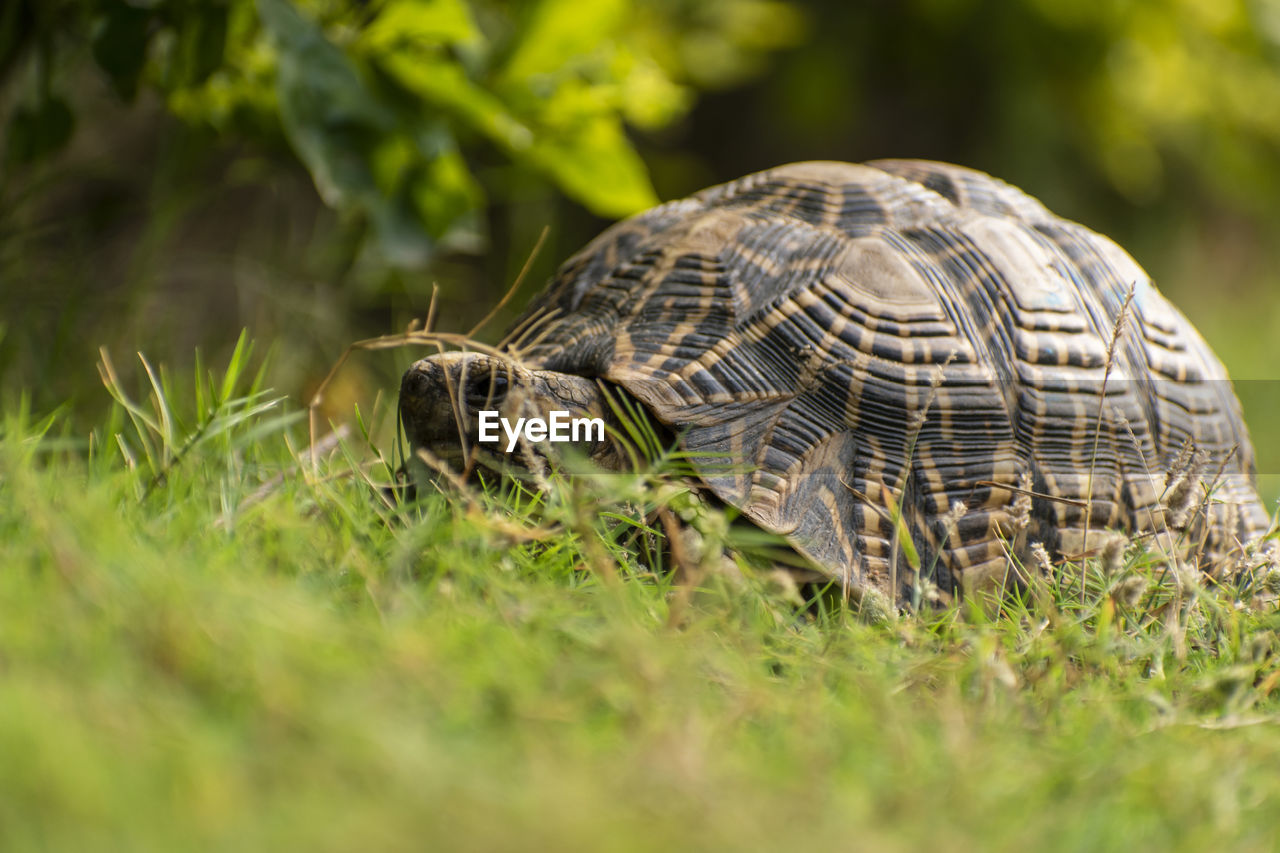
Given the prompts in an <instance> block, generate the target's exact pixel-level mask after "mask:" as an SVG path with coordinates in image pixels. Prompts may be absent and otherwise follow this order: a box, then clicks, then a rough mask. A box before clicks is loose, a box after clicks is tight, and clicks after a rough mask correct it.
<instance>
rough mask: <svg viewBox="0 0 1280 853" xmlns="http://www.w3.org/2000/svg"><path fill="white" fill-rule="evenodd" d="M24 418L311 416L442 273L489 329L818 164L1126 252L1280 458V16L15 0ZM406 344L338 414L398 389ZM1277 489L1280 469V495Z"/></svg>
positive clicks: (6, 10)
mask: <svg viewBox="0 0 1280 853" xmlns="http://www.w3.org/2000/svg"><path fill="white" fill-rule="evenodd" d="M0 85H2V86H3V88H2V90H0V119H2V120H3V123H4V131H3V134H4V135H3V179H2V181H0V404H3V405H13V404H14V402H15V401H16V400H17V399H19V397H20V395H23V394H26V395H29V396H30V398H31V399H32V401H33V404H34V405H35V406H36V407H37V408H38V409H41V410H50V409H53V408H54V407H57V406H60V405H66V406H68V407H69V410H70V412H71V414H72V416H73V418H75V419H77V422H83V423H86V424H92V423H94V419H95V418H97V417H100V415H101V412H102V411H103V410H104V409H105V407H106V406H107V404H108V397H107V395H106V394H105V393H104V391H103V390H102V387H101V385H100V383H99V381H98V377H97V371H96V369H95V363H96V361H97V359H98V349H99V347H101V346H105V347H107V348H109V349H110V350H111V352H112V353H113V354H114V355H115V360H116V362H117V363H119V364H122V365H123V364H124V363H125V362H127V361H128V359H127V358H126V357H125V356H127V355H128V354H129V353H130V352H132V351H134V350H142V351H144V352H146V353H147V355H148V356H149V357H152V358H153V359H155V360H157V361H161V362H165V363H168V364H170V365H173V366H175V367H181V366H183V365H186V364H188V363H190V362H191V360H192V359H193V357H194V353H195V350H196V349H197V348H199V349H200V350H202V351H203V352H204V353H205V354H207V355H209V356H210V357H211V358H213V359H220V358H223V357H225V354H226V352H227V351H229V350H230V348H231V347H232V346H233V345H234V342H235V340H236V337H237V334H238V332H239V330H240V329H241V328H246V327H247V328H248V329H249V330H250V332H251V334H252V335H253V336H254V337H255V338H256V339H257V340H258V341H259V342H260V343H263V344H269V345H270V349H271V351H272V356H271V362H270V364H271V368H270V371H271V372H270V377H271V383H272V384H273V385H274V386H275V387H276V388H278V389H280V390H282V391H284V392H286V393H289V394H290V395H293V396H294V397H295V398H296V399H297V400H298V401H299V402H301V403H305V402H306V400H307V399H308V398H309V395H310V393H311V391H312V390H313V389H314V388H315V386H316V384H317V382H318V381H319V380H320V379H321V378H322V377H323V376H324V374H325V373H326V371H327V370H328V368H329V366H330V364H332V362H333V361H334V360H335V359H336V358H337V356H338V355H339V354H340V352H341V351H342V349H343V348H344V347H345V346H346V344H347V343H349V342H351V341H353V340H355V339H357V338H362V337H368V336H371V335H377V334H382V333H387V332H394V331H399V330H403V329H404V327H405V326H406V325H407V324H408V323H409V321H410V320H411V319H413V318H415V317H417V318H420V317H423V316H424V315H425V314H426V312H427V307H428V304H429V302H430V299H431V292H432V288H433V286H435V285H438V286H439V292H440V303H439V316H438V322H437V327H438V328H440V329H443V330H452V331H465V330H466V329H468V328H470V326H471V325H472V324H473V323H474V322H475V321H476V320H477V319H479V318H480V317H481V316H483V315H484V314H485V313H486V312H487V311H488V310H489V308H490V307H492V305H493V304H494V302H495V301H496V300H497V299H498V298H499V297H500V295H501V294H502V293H503V292H505V290H506V289H507V287H508V286H509V285H510V283H511V282H512V280H513V278H514V277H515V274H516V272H517V271H518V270H519V268H520V267H521V265H522V264H523V263H524V262H525V260H526V258H527V257H528V254H529V252H530V251H531V250H532V248H533V246H534V244H535V243H536V242H537V239H538V235H539V234H540V233H541V231H542V229H543V228H544V226H549V229H550V230H549V237H548V240H547V244H546V246H545V247H544V249H543V251H542V252H541V253H540V254H539V255H538V257H537V258H536V260H535V262H534V266H533V275H532V276H531V278H530V281H529V282H528V283H527V284H526V288H525V293H524V294H522V295H521V296H520V297H518V298H517V299H515V300H514V301H513V304H512V306H511V309H510V310H509V311H508V312H507V314H506V316H504V317H503V318H501V320H500V321H499V322H497V323H495V324H493V326H492V327H491V328H490V329H488V330H487V334H489V335H490V336H495V335H496V334H498V333H499V332H500V331H501V327H502V323H503V321H505V320H507V319H509V318H510V316H511V315H512V314H513V313H514V312H515V311H517V310H518V309H519V308H520V306H521V305H523V303H524V301H525V299H526V298H527V296H528V295H529V294H531V293H532V292H534V291H535V290H536V289H537V288H538V287H540V285H541V282H542V281H544V280H545V279H546V278H547V277H548V276H549V275H550V274H551V273H552V271H553V270H554V268H555V267H556V265H558V263H559V262H560V261H562V260H563V259H564V258H566V257H567V256H568V255H569V254H570V253H571V252H573V251H574V250H576V249H577V248H579V247H580V246H581V245H582V244H583V243H585V242H586V241H587V240H588V239H589V238H590V237H592V236H593V235H594V234H596V233H597V232H598V231H599V230H600V229H602V228H603V227H605V226H606V225H607V224H608V223H609V222H610V221H612V220H614V219H616V218H618V217H621V216H624V215H627V214H629V213H632V212H635V211H637V210H640V209H643V208H644V207H647V206H649V205H651V204H653V203H655V202H656V201H658V200H660V199H667V198H674V197H678V196H681V195H684V194H687V193H689V192H691V191H694V190H697V189H700V188H701V187H704V186H707V185H709V184H712V183H716V182H719V181H723V180H728V179H731V178H734V177H737V176H739V175H742V174H744V173H747V172H750V171H753V170H757V169H762V168H766V167H769V166H774V165H778V164H780V163H785V162H788V161H794V160H801V159H810V158H825V159H841V160H852V161H857V160H865V159H870V158H875V157H926V158H933V159H940V160H947V161H953V162H957V163H962V164H965V165H969V166H974V167H977V168H979V169H983V170H986V171H989V172H992V173H993V174H996V175H997V176H1000V177H1002V178H1004V179H1006V180H1009V181H1010V182H1012V183H1014V184H1016V185H1018V186H1021V187H1023V188H1024V189H1026V190H1027V191H1028V192H1030V193H1032V194H1033V195H1036V196H1038V197H1039V198H1041V199H1042V200H1044V201H1045V202H1046V204H1048V205H1049V207H1050V208H1051V209H1053V210H1054V211H1056V212H1058V213H1060V214H1062V215H1064V216H1067V217H1069V218H1072V219H1076V220H1078V221H1081V222H1083V223H1085V224H1087V225H1089V226H1091V227H1093V228H1095V229H1097V230H1100V231H1102V232H1104V233H1107V234H1109V235H1110V236H1112V237H1114V238H1115V239H1116V240H1117V241H1118V242H1120V243H1121V244H1122V245H1124V246H1125V247H1126V248H1128V249H1129V250H1130V251H1131V252H1132V253H1133V254H1134V255H1135V256H1136V257H1137V259H1138V260H1139V262H1140V263H1141V264H1142V265H1143V266H1145V267H1146V269H1147V270H1148V271H1149V272H1150V273H1151V274H1152V275H1153V277H1154V278H1155V280H1156V282H1157V283H1158V285H1159V286H1160V288H1161V289H1162V290H1163V291H1164V292H1165V293H1166V294H1167V295H1169V296H1170V297H1171V298H1172V299H1173V300H1174V301H1175V302H1176V303H1178V304H1179V305H1180V306H1181V307H1182V308H1183V310H1184V311H1186V313H1187V314H1189V315H1190V316H1191V317H1192V319H1193V321H1194V322H1195V323H1196V324H1197V325H1198V326H1199V328H1200V329H1201V330H1202V332H1203V333H1204V334H1205V336H1206V337H1207V338H1208V339H1209V341H1210V342H1211V343H1212V344H1213V346H1214V347H1215V348H1216V350H1217V351H1218V353H1219V354H1220V355H1221V356H1222V358H1223V359H1224V361H1225V362H1226V363H1227V366H1228V368H1229V369H1230V371H1231V373H1232V375H1233V377H1235V378H1236V379H1237V385H1238V390H1239V392H1240V394H1241V397H1242V398H1243V401H1244V404H1245V407H1246V411H1247V416H1248V418H1249V421H1250V423H1251V426H1252V429H1253V432H1254V438H1255V442H1256V443H1257V444H1258V446H1259V447H1258V449H1259V455H1260V462H1261V468H1262V470H1263V471H1264V473H1270V472H1276V473H1280V394H1278V393H1276V391H1277V389H1278V388H1280V385H1277V384H1276V383H1275V380H1276V379H1277V378H1280V377H1278V376H1277V372H1278V371H1277V369H1276V367H1275V363H1276V348H1277V347H1276V341H1277V339H1278V338H1280V286H1278V285H1280V280H1278V276H1277V273H1276V272H1275V270H1276V269H1277V260H1278V257H1277V256H1278V255H1280V248H1278V247H1280V2H1276V0H1142V2H1138V0H1096V2H1092V3H1080V2H1077V0H860V1H859V0H851V1H850V2H838V0H644V2H642V0H590V2H582V0H530V2H485V0H477V1H476V2H469V0H365V2H357V0H351V1H350V2H337V1H336V0H298V2H296V3H289V2H287V0H256V2H255V0H225V2H215V0H207V2H200V0H17V2H15V0H9V1H8V2H6V3H4V4H3V5H2V6H0ZM414 357H416V355H415V354H412V353H408V352H394V353H389V354H382V355H376V356H375V355H368V356H364V357H361V358H357V359H356V360H355V361H354V362H353V364H352V365H351V367H350V368H349V369H347V370H345V371H344V372H343V374H342V377H341V379H340V381H339V384H338V387H337V388H335V389H334V393H332V394H331V395H330V411H329V414H331V415H333V416H335V417H339V416H342V415H343V414H345V413H346V412H349V411H350V405H351V403H352V402H353V401H362V402H365V401H371V400H372V399H373V398H374V397H375V396H376V394H377V392H379V391H381V392H382V393H383V394H384V395H385V394H392V393H394V390H395V388H396V381H397V376H398V373H399V371H400V369H402V367H403V365H404V364H406V363H407V362H408V361H409V360H411V359H412V358H414ZM1263 488H1264V492H1265V493H1266V496H1267V497H1268V498H1270V499H1274V498H1275V496H1276V494H1277V493H1280V480H1278V479H1277V478H1276V477H1274V476H1272V477H1268V478H1266V479H1265V480H1264V486H1263Z"/></svg>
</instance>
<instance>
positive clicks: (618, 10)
mask: <svg viewBox="0 0 1280 853" xmlns="http://www.w3.org/2000/svg"><path fill="white" fill-rule="evenodd" d="M5 8H6V11H5V12H4V13H3V16H4V18H3V23H0V28H2V29H0V71H2V72H3V73H4V75H5V77H6V78H9V79H14V78H21V77H23V76H25V77H27V78H29V85H28V88H29V89H30V94H29V95H28V96H27V97H26V98H24V99H23V101H22V102H21V104H20V105H19V106H18V107H17V108H16V109H15V110H14V112H13V115H12V116H11V118H10V121H9V125H8V135H7V137H8V138H7V146H6V149H7V150H6V154H7V161H8V164H9V165H10V166H15V165H24V164H28V163H31V162H33V161H35V160H38V159H40V158H42V157H45V156H47V155H50V154H52V153H54V152H56V151H58V150H60V149H61V148H63V147H64V146H65V145H66V144H67V142H68V141H69V139H70V137H71V134H72V131H73V127H74V114H73V110H72V108H71V107H70V106H69V104H68V101H67V99H66V97H65V96H64V95H63V94H61V93H60V92H59V83H60V82H65V81H57V80H55V79H54V77H55V76H56V75H54V74H53V73H52V71H51V69H52V68H54V67H55V66H56V65H57V64H58V63H60V62H62V61H64V56H67V55H69V56H72V57H74V56H75V52H76V50H77V49H78V48H79V47H81V46H82V45H83V44H84V43H85V42H86V41H87V42H88V43H89V45H90V46H91V51H92V56H93V60H94V62H95V63H96V65H97V67H98V68H99V69H100V71H101V72H102V73H103V74H104V75H106V77H107V78H108V79H109V80H110V83H111V85H112V87H113V88H114V89H115V91H116V92H117V93H118V94H119V96H120V97H121V98H122V99H124V100H126V101H129V100H132V99H133V98H135V97H136V95H137V93H138V91H139V88H140V87H144V86H145V87H150V88H154V89H155V90H157V91H158V92H160V93H161V94H162V95H163V96H164V97H165V98H166V100H167V103H168V105H169V107H170V109H171V110H172V111H173V112H174V113H175V114H176V115H178V116H179V117H181V118H182V119H184V120H186V121H188V122H190V123H192V124H194V125H206V126H209V127H212V128H213V129H215V130H216V131H218V132H219V133H223V134H228V135H234V136H238V137H246V138H249V139H262V138H270V137H272V136H274V135H278V134H281V133H283V135H284V136H285V137H286V138H287V139H288V141H289V144H290V145H291V147H292V149H293V151H294V152H295V153H296V155H297V156H298V158H299V159H300V160H301V161H302V162H303V163H304V164H305V165H306V167H307V169H308V170H309V171H310V173H311V175H312V177H313V178H314V180H315V184H316V188H317V190H318V191H319V194H320V196H321V198H322V199H323V200H324V201H325V202H326V203H327V204H329V205H331V206H333V207H335V208H337V209H339V210H341V211H344V212H347V213H349V214H354V215H357V216H359V217H362V218H364V219H366V220H367V221H368V222H370V223H371V224H372V226H373V231H374V232H375V233H376V235H377V238H378V244H379V246H380V248H381V249H382V252H383V256H384V258H385V259H387V260H389V261H391V262H392V263H393V264H396V265H399V266H410V267H412V266H420V265H422V264H423V263H425V262H426V261H427V260H428V259H429V258H430V256H431V250H432V248H433V246H434V244H435V243H436V242H437V241H442V240H443V241H446V242H448V243H449V244H450V245H451V246H455V247H457V246H478V245H480V243H481V238H482V233H481V231H482V229H481V222H482V219H481V217H479V216H478V215H477V214H478V211H479V210H480V209H481V207H482V206H483V204H484V201H485V191H484V189H483V187H482V185H481V182H480V181H478V180H477V178H476V176H475V175H474V174H473V172H472V170H471V168H470V166H469V164H468V162H467V159H466V156H465V152H467V151H470V150H472V149H475V148H477V147H483V146H487V147H491V148H493V149H495V150H496V151H498V152H500V153H501V156H502V157H503V158H505V159H506V160H507V161H509V162H510V163H513V164H515V165H517V166H519V167H522V168H526V169H530V170H533V171H535V172H537V173H539V174H542V175H544V176H546V177H547V178H548V179H550V180H551V181H552V182H553V183H554V184H555V186H556V187H558V188H559V189H560V190H561V191H562V192H564V193H565V194H566V195H567V196H569V197H570V198H573V199H575V200H577V201H579V202H581V203H582V204H584V205H585V206H586V207H587V208H588V209H590V210H591V211H593V212H595V213H597V214H599V215H601V216H607V217H617V216H624V215H626V214H630V213H634V212H636V211H638V210H641V209H643V208H645V207H649V206H651V205H653V204H655V203H656V202H657V197H656V196H655V194H654V192H653V188H652V186H651V185H650V182H649V178H648V174H647V172H646V169H645V165H644V163H643V161H642V160H641V159H640V156H639V155H638V154H637V153H636V151H635V149H634V147H633V146H632V144H631V142H630V141H629V140H628V138H627V133H626V129H625V125H627V124H629V125H631V126H633V127H636V128H641V129H648V130H652V129H656V128H660V127H663V126H665V125H668V124H670V123H671V122H672V121H673V120H675V119H676V118H678V117H679V116H681V115H682V114H683V113H684V112H685V111H686V110H687V109H688V107H689V105H690V103H691V100H692V86H694V85H725V84H729V83H732V82H733V81H735V80H737V79H739V78H740V77H741V76H742V75H744V74H746V73H749V72H750V70H751V69H752V68H753V67H754V65H755V63H756V61H757V59H758V56H759V54H761V53H763V52H767V51H770V50H774V49H777V48H779V47H782V46H786V45H789V44H791V43H793V42H795V41H796V39H797V38H798V36H799V35H800V32H801V22H800V19H799V17H798V16H797V15H796V14H795V12H794V11H793V10H792V9H791V8H790V7H788V6H786V5H783V4H781V3H778V2H772V0H716V2H713V3H708V4H687V3H680V2H660V3H641V2H639V0H599V2H592V3H586V4H583V3H578V2H574V0H540V2H535V3H489V2H474V3H468V2H467V0H380V2H336V0H304V2H300V3H298V4H297V5H295V4H293V3H291V2H290V0H256V2H255V0H222V2H217V0H209V2H191V0H133V2H125V0H78V2H75V1H74V0H64V2H60V3H58V2H52V3H51V2H47V1H46V0H29V2H19V3H17V4H8V5H7V6H6V7H5ZM721 22H728V24H727V25H726V24H723V23H721ZM685 42H689V43H690V44H692V45H693V47H692V48H690V47H688V46H686V45H685V44H684V43H685ZM690 60H697V63H696V65H695V64H691V62H690Z"/></svg>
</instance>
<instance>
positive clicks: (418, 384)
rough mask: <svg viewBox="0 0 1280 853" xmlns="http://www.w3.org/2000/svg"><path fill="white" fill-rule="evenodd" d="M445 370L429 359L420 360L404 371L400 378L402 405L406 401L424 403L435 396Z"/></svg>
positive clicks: (402, 405) (401, 405)
mask: <svg viewBox="0 0 1280 853" xmlns="http://www.w3.org/2000/svg"><path fill="white" fill-rule="evenodd" d="M442 376H443V371H442V370H441V369H440V368H439V367H437V366H436V365H434V364H432V363H431V362H429V361H420V362H418V363H417V364H415V365H413V366H412V367H410V368H409V369H408V370H406V371H405V372H404V377H403V378H402V379H401V380H400V407H401V408H404V406H405V404H406V403H410V404H411V403H414V402H417V403H422V402H425V401H426V399H427V398H428V397H432V396H434V393H433V392H434V391H435V390H436V389H437V388H438V387H439V385H440V380H441V378H442Z"/></svg>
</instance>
